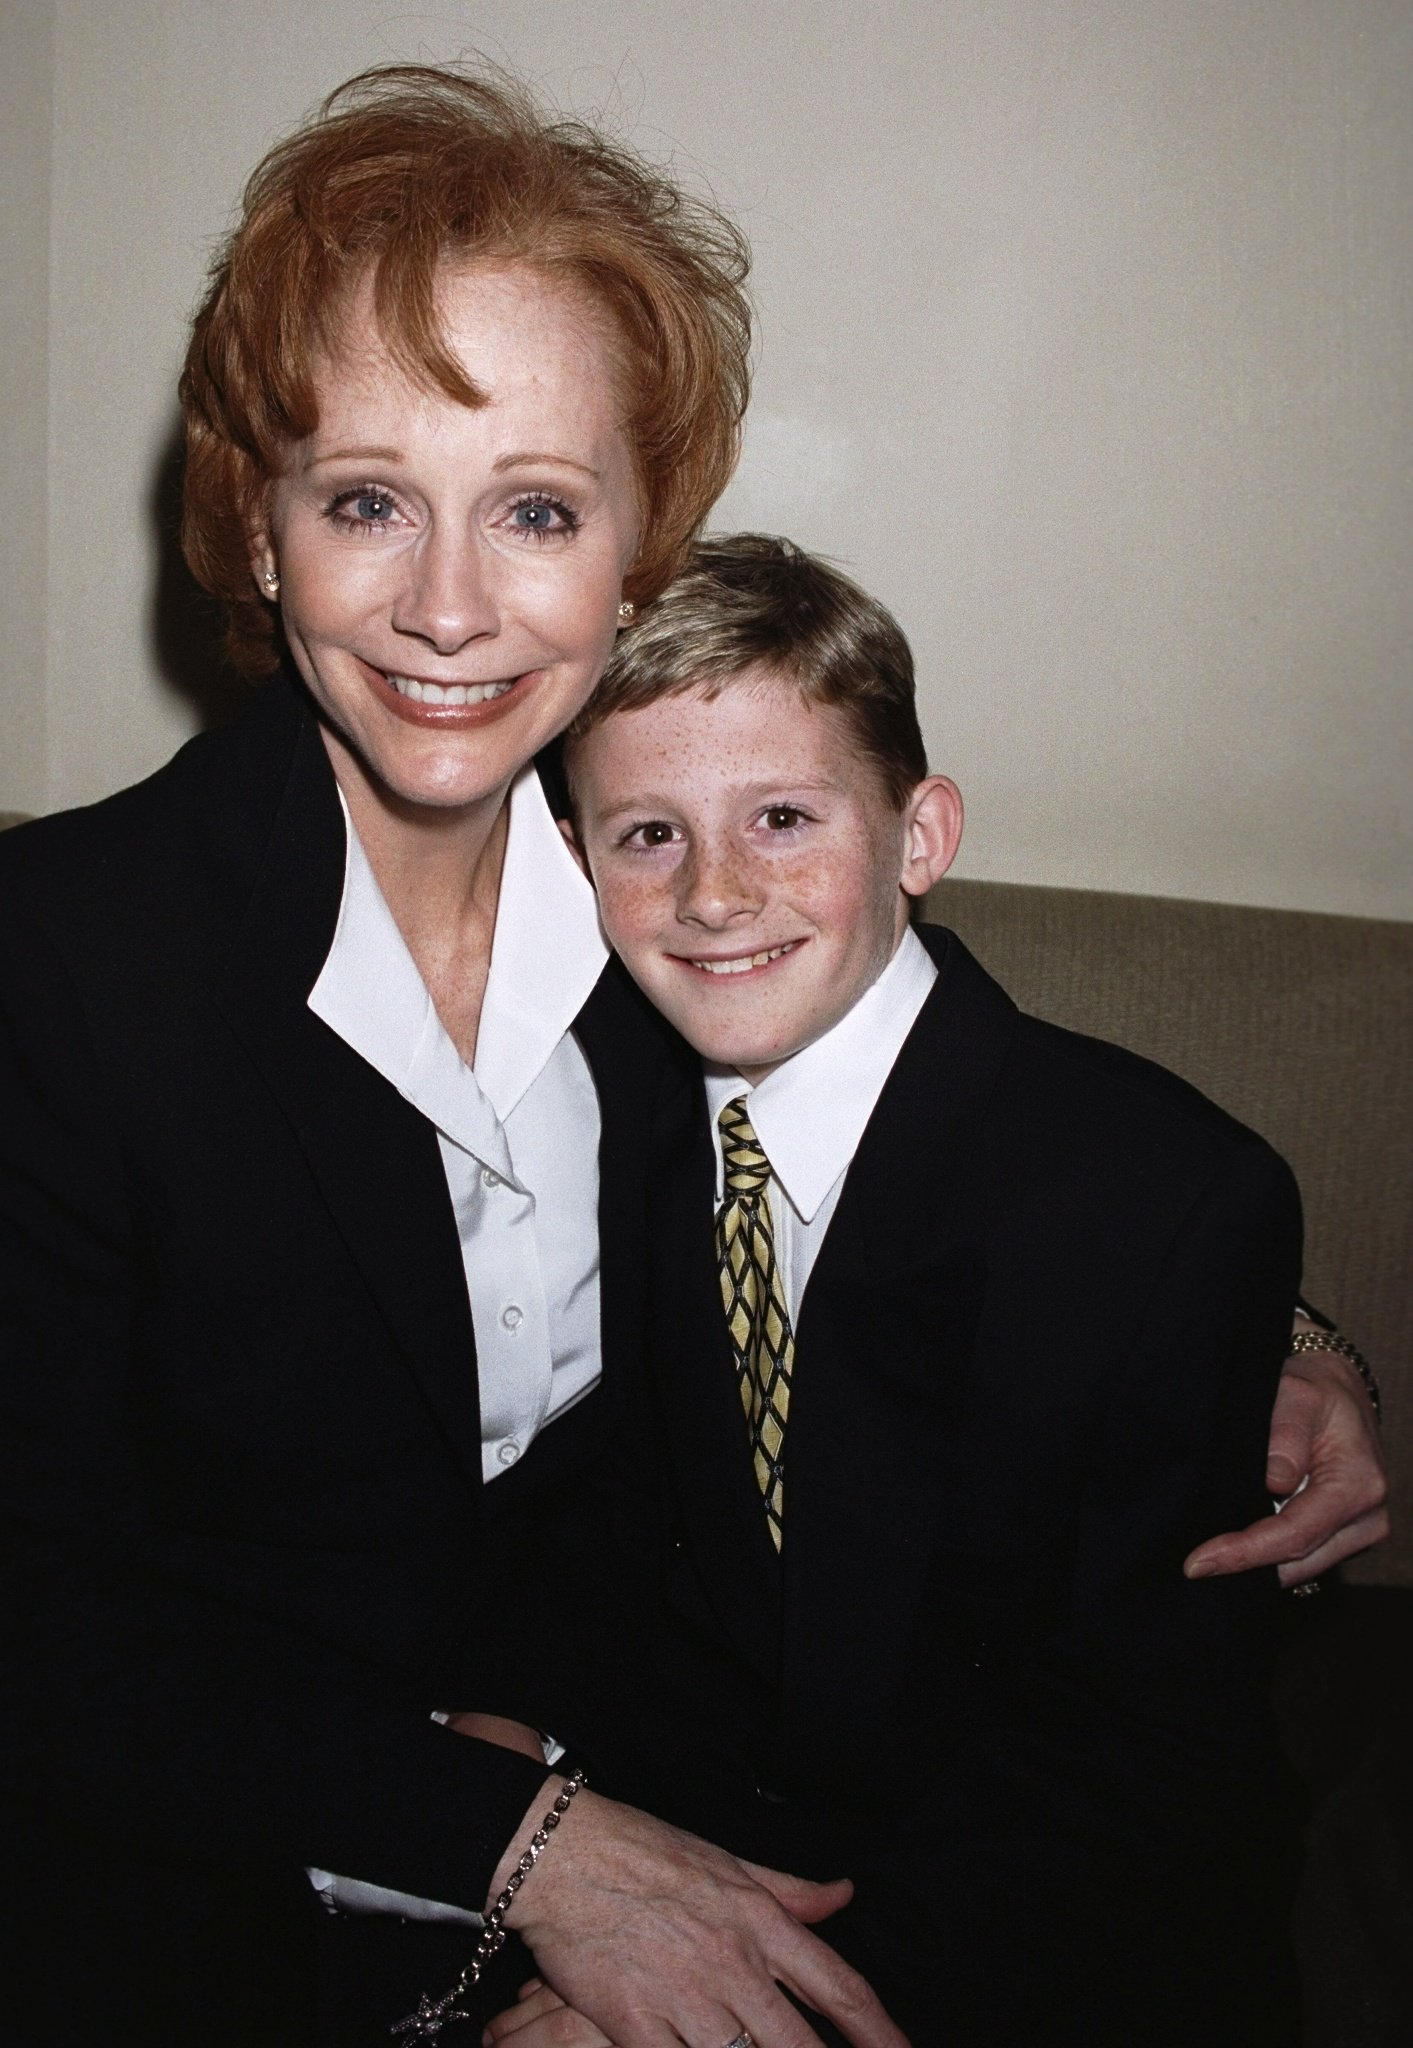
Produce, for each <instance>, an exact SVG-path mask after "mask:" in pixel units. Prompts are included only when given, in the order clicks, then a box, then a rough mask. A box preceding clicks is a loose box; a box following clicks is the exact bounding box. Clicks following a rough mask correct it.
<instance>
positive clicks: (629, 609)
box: [618, 597, 638, 626]
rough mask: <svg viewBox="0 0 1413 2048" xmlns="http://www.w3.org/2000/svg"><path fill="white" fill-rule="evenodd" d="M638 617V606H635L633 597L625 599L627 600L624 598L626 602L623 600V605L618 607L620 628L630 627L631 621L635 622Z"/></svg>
mask: <svg viewBox="0 0 1413 2048" xmlns="http://www.w3.org/2000/svg"><path fill="white" fill-rule="evenodd" d="M637 615H638V607H637V606H636V605H635V604H634V602H633V600H632V598H631V597H625V598H624V600H623V602H622V604H621V605H620V606H619V607H618V623H619V625H620V626H626V625H628V624H629V623H630V621H631V620H633V619H635V618H636V617H637Z"/></svg>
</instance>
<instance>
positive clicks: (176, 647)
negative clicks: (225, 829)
mask: <svg viewBox="0 0 1413 2048" xmlns="http://www.w3.org/2000/svg"><path fill="white" fill-rule="evenodd" d="M148 508H149V511H150V514H151V518H152V526H153V534H154V538H155V541H156V548H157V574H156V577H155V578H154V580H153V585H152V610H151V614H150V617H149V620H148V645H149V649H150V652H151V655H152V660H153V662H154V664H155V666H156V669H157V672H158V674H159V675H160V676H161V678H162V680H163V682H164V683H165V684H166V686H167V688H168V689H169V690H172V691H173V692H174V693H175V694H176V695H177V696H178V697H181V698H183V699H184V700H185V701H186V703H188V704H189V705H190V706H191V707H192V709H193V710H194V711H195V713H196V716H197V719H198V721H199V723H200V725H201V726H202V727H203V728H206V727H210V726H215V725H228V724H229V723H230V721H231V720H232V719H233V718H234V717H235V716H236V714H237V713H238V712H239V711H240V710H241V709H242V707H243V706H244V705H245V703H246V702H247V700H248V698H249V696H250V685H249V683H247V682H246V681H245V679H244V678H243V677H242V676H239V675H237V674H236V672H235V670H234V669H233V668H232V667H231V665H230V663H229V662H228V661H227V659H226V656H225V652H224V650H223V648H222V645H221V637H222V628H223V623H224V622H223V619H222V612H221V606H220V605H219V604H218V603H217V601H216V599H215V598H213V597H208V596H207V595H206V593H205V591H204V590H202V589H201V588H200V587H199V586H198V585H197V583H196V581H195V579H194V578H193V576H192V573H191V571H190V569H188V568H187V566H186V563H185V561H184V560H183V559H182V548H181V522H182V430H181V422H180V420H174V421H173V423H172V428H171V431H170V433H169V434H168V435H167V437H166V440H165V441H164V443H163V446H162V452H161V454H160V455H159V457H158V459H157V466H156V469H155V472H154V474H153V480H152V490H151V494H150V496H149V499H148Z"/></svg>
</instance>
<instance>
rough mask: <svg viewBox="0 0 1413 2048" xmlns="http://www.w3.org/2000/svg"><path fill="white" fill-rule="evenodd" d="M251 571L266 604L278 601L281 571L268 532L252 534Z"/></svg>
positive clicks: (256, 586)
mask: <svg viewBox="0 0 1413 2048" xmlns="http://www.w3.org/2000/svg"><path fill="white" fill-rule="evenodd" d="M250 573H251V575H252V576H253V577H254V578H255V588H256V589H257V590H258V591H259V593H260V595H261V596H262V597H263V598H264V600H265V602H266V604H274V603H276V601H277V600H278V598H279V595H280V571H279V564H278V563H277V562H276V560H275V550H274V547H273V545H272V544H271V541H270V536H269V534H268V533H253V534H252V535H251V536H250Z"/></svg>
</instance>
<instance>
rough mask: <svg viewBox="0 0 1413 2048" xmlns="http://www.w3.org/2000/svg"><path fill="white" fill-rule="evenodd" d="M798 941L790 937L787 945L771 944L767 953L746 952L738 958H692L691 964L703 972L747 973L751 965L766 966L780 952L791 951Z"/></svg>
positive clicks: (775, 958) (777, 956)
mask: <svg viewBox="0 0 1413 2048" xmlns="http://www.w3.org/2000/svg"><path fill="white" fill-rule="evenodd" d="M798 943H799V941H798V940H796V939H791V941H790V943H789V945H787V946H772V947H771V949H770V951H769V952H768V953H746V954H743V955H742V957H741V958H740V959H739V960H694V961H693V962H692V965H693V966H694V967H700V969H701V970H702V973H703V974H748V973H749V972H750V970H751V968H753V967H768V966H769V965H770V963H771V961H772V960H778V959H779V958H780V956H781V954H782V953H792V952H793V951H794V949H795V947H796V945H797V944H798Z"/></svg>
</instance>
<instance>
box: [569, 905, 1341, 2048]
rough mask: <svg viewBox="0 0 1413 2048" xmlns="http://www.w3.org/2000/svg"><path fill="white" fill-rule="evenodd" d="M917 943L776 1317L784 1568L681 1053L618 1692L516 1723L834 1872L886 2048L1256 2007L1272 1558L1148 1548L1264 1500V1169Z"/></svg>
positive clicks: (1177, 1540) (1269, 1243) (1282, 1276)
mask: <svg viewBox="0 0 1413 2048" xmlns="http://www.w3.org/2000/svg"><path fill="white" fill-rule="evenodd" d="M922 937H923V939H924V942H925V943H926V944H927V946H928V948H929V950H930V951H931V953H932V955H933V957H934V959H935V960H936V962H937V965H938V968H939V976H938V980H937V983H936V985H935V987H934V989H933V991H932V993H931V995H930V996H929V999H928V1001H927V1003H926V1005H925V1007H924V1009H923V1011H922V1013H921V1014H920V1016H919V1018H918V1020H917V1023H916V1025H915V1026H914V1028H913V1031H912V1033H911V1035H910V1036H909V1038H908V1040H907V1043H906V1044H905V1046H904V1048H903V1050H902V1052H901V1055H900V1057H899V1059H898V1061H897V1063H896V1065H895V1067H894V1070H893V1072H892V1074H891V1076H890V1078H889V1080H888V1082H887V1085H886V1086H885V1088H884V1091H883V1093H882V1096H881V1098H880V1100H879V1102H878V1104H877V1107H876V1109H875V1111H874V1114H873V1117H872V1119H871V1121H870V1123H869V1125H868V1128H867V1130H866V1132H865V1134H864V1137H863V1140H862V1142H861V1144H860V1146H859V1150H858V1153H857V1155H856V1157H855V1159H854V1162H853V1165H852V1167H851V1169H850V1172H849V1176H848V1179H847V1181H846V1183H845V1187H844V1190H843V1194H842V1196H841V1198H840V1201H839V1206H838V1209H837V1211H836V1213H835V1216H834V1218H833V1220H832V1222H831V1224H830V1227H829V1231H828V1234H827V1237H826V1240H825V1243H824V1245H823V1247H822V1248H821V1251H820V1254H819V1258H818V1262H817V1264H816V1266H815V1268H814V1271H813V1273H812V1276H811V1278H810V1281H809V1285H808V1289H807V1292H806V1295H805V1299H804V1303H803V1308H802V1312H801V1315H800V1318H799V1327H798V1330H797V1332H796V1339H797V1342H796V1363H795V1373H794V1379H793V1383H792V1392H791V1411H790V1423H789V1429H788V1434H787V1438H786V1449H785V1472H786V1478H785V1486H786V1495H785V1498H786V1511H785V1529H786V1534H785V1546H784V1552H783V1556H782V1558H780V1559H779V1560H777V1559H776V1556H775V1554H774V1552H773V1550H772V1549H771V1546H770V1543H769V1539H768V1537H767V1535H766V1530H765V1521H764V1516H763V1513H762V1510H761V1505H760V1501H759V1498H758V1496H757V1494H756V1491H755V1484H754V1479H753V1477H752V1474H751V1469H750V1461H749V1456H748V1453H747V1448H746V1439H745V1425H744V1422H743V1419H742V1415H741V1409H740V1404H739V1399H738V1396H737V1392H736V1387H735V1383H734V1372H733V1367H732V1362H731V1358H730V1353H729V1349H728V1344H727V1338H726V1332H725V1326H724V1318H723V1316H722V1312H721V1306H720V1298H719V1294H718V1292H717V1281H716V1276H715V1262H714V1254H713V1249H712V1192H711V1186H712V1183H711V1176H712V1157H711V1147H710V1140H709V1134H708V1127H707V1119H706V1114H705V1107H704V1103H703V1100H702V1095H701V1091H700V1085H699V1082H698V1083H697V1084H696V1085H688V1084H685V1083H684V1084H683V1085H682V1086H681V1087H679V1089H678V1090H677V1092H676V1094H675V1095H674V1097H673V1098H672V1100H671V1103H670V1106H669V1107H668V1108H666V1109H665V1110H664V1112H663V1115H662V1117H661V1118H660V1120H659V1123H658V1127H657V1130H656V1135H655V1146H656V1156H655V1161H654V1177H655V1183H656V1187H657V1197H656V1200H655V1203H654V1211H653V1221H654V1232H655V1243H654V1250H653V1259H654V1271H653V1286H652V1304H651V1311H650V1331H649V1335H650V1347H651V1352H652V1371H651V1374H650V1377H649V1382H648V1383H647V1384H645V1385H642V1386H640V1387H639V1389H638V1390H637V1394H636V1398H635V1399H634V1400H632V1401H631V1402H625V1403H624V1405H623V1408H622V1411H621V1413H620V1414H619V1416H618V1421H617V1427H616V1435H617V1437H618V1440H619V1442H620V1444H621V1446H622V1449H621V1451H620V1453H619V1455H618V1466H617V1471H616V1475H615V1478H614V1480H613V1483H612V1485H611V1486H610V1488H609V1489H608V1492H609V1495H610V1497H611V1505H610V1512H611V1514H612V1516H613V1517H614V1518H615V1519H616V1521H617V1524H618V1535H617V1539H616V1540H617V1543H618V1545H619V1547H620V1551H621V1556H620V1561H619V1564H618V1567H617V1576H618V1579H619V1581H620V1582H621V1583H623V1584H624V1585H625V1586H627V1587H628V1589H629V1590H628V1593H627V1596H626V1598H625V1599H624V1601H623V1603H622V1606H623V1608H624V1609H626V1610H628V1611H627V1612H619V1613H618V1615H617V1617H616V1618H613V1619H610V1620H608V1621H606V1622H602V1623H601V1624H600V1627H601V1629H602V1628H605V1627H609V1628H613V1629H614V1630H616V1631H618V1632H619V1633H618V1635H617V1636H616V1637H615V1640H616V1642H617V1643H618V1645H619V1654H618V1655H617V1656H616V1657H615V1659H614V1669H616V1670H617V1671H620V1672H623V1673H624V1674H625V1675H626V1676H628V1677H629V1678H631V1679H632V1682H630V1683H625V1684H623V1685H620V1686H617V1687H615V1686H614V1684H613V1682H612V1675H611V1673H609V1672H608V1671H606V1670H605V1672H604V1676H603V1684H602V1688H601V1691H600V1693H599V1695H598V1697H597V1700H596V1701H593V1702H592V1713H593V1714H594V1715H595V1716H596V1723H595V1725H593V1726H590V1725H588V1724H587V1720H586V1719H584V1720H580V1721H578V1722H577V1723H576V1721H575V1713H576V1708H575V1704H574V1700H573V1698H572V1697H571V1695H572V1694H573V1693H574V1692H575V1691H576V1689H577V1690H578V1692H579V1698H580V1702H581V1711H582V1713H583V1714H584V1715H585V1716H588V1715H589V1713H590V1711H591V1698H590V1695H589V1694H588V1693H587V1691H585V1690H584V1689H583V1688H582V1687H579V1688H576V1686H575V1685H574V1684H572V1683H566V1684H564V1685H563V1686H562V1687H561V1690H560V1693H559V1696H558V1697H557V1698H555V1699H554V1700H551V1701H547V1702H546V1704H545V1707H544V1711H545V1713H547V1714H550V1715H553V1716H558V1719H557V1720H556V1723H555V1725H560V1723H561V1722H562V1723H563V1724H564V1725H566V1726H572V1727H574V1729H575V1732H576V1733H577V1735H578V1736H579V1738H580V1740H581V1741H583V1742H584V1743H585V1744H586V1746H587V1747H588V1748H589V1750H590V1751H591V1753H592V1754H594V1755H595V1757H596V1759H597V1760H598V1762H599V1763H600V1765H601V1768H602V1770H603V1772H604V1773H605V1778H606V1782H609V1783H610V1784H612V1785H614V1786H615V1787H616V1789H619V1790H621V1791H622V1793H623V1794H624V1795H625V1796H627V1797H630V1798H633V1799H635V1800H637V1801H639V1802H640V1803H645V1804H647V1805H649V1806H652V1807H653V1808H654V1809H655V1810H658V1811H666V1812H668V1813H669V1814H670V1815H671V1816H672V1817H674V1818H677V1819H678V1820H680V1821H681V1822H683V1823H684V1824H686V1825H690V1826H692V1827H694V1828H696V1829H698V1830H699V1831H701V1832H703V1833H705V1834H708V1835H710V1836H713V1837H714V1838H716V1839H718V1840H722V1841H724V1842H726V1843H727V1845H728V1846H731V1847H733V1848H736V1849H738V1850H740V1851H741V1852H743V1853H746V1854H750V1855H754V1856H756V1857H757V1858H759V1859H761V1860H763V1861H766V1862H770V1863H774V1864H777V1865H780V1866H782V1867H785V1868H795V1869H801V1868H803V1869H805V1870H807V1871H809V1872H810V1873H811V1874H815V1875H820V1876H824V1875H833V1876H838V1875H845V1874H846V1875H848V1876H850V1877H852V1878H853V1879H854V1880H855V1882H856V1884H857V1887H858V1894H857V1899H856V1903H855V1906H854V1907H853V1908H851V1909H850V1911H849V1912H848V1913H847V1914H845V1915H844V1916H842V1917H841V1919H840V1920H839V1921H838V1922H836V1923H833V1924H832V1925H826V1926H825V1928H823V1929H822V1930H821V1931H822V1932H824V1933H825V1934H826V1936H827V1937H830V1938H833V1939H835V1940H836V1941H837V1942H838V1944H839V1946H840V1947H841V1948H843V1949H844V1950H845V1951H846V1952H847V1953H850V1954H851V1955H853V1956H854V1957H855V1959H856V1960H857V1961H858V1962H859V1963H860V1965H861V1966H862V1967H863V1968H864V1970H865V1972H866V1973H867V1974H868V1975H870V1977H871V1978H872V1981H873V1982H874V1983H875V1986H876V1988H877V1989H878V1990H879V1991H880V1993H881V1994H882V1995H883V1997H884V1999H885V2002H890V2003H891V2005H892V2008H893V2009H894V2011H895V2014H896V2016H897V2017H898V2018H899V2020H900V2021H901V2023H902V2024H903V2025H904V2026H905V2028H907V2029H908V2030H909V2031H910V2033H911V2037H912V2039H913V2040H914V2042H915V2043H917V2044H920V2048H921V2044H928V2043H932V2042H934V2041H935V2042H936V2043H938V2044H942V2043H946V2044H947V2048H959V2044H967V2043H975V2042H993V2041H996V2042H1002V2041H1004V2042H1010V2041H1013V2040H1014V2041H1017V2042H1019V2041H1026V2042H1032V2041H1034V2042H1046V2043H1049V2042H1052V2041H1059V2040H1064V2041H1070V2040H1073V2041H1075V2042H1083V2043H1085V2044H1086V2048H1092V2044H1094V2043H1096V2042H1107V2041H1114V2042H1116V2043H1118V2042H1124V2043H1127V2042H1130V2041H1138V2040H1143V2041H1145V2042H1153V2041H1155V2040H1162V2041H1172V2042H1174V2043H1176V2042H1183V2043H1185V2044H1186V2043H1192V2042H1196V2041H1199V2040H1201V2041H1203V2042H1228V2041H1230V2042H1243V2043H1244V2042H1254V2041H1258V2040H1260V2041H1265V2040H1267V2039H1271V2040H1276V2039H1280V2038H1281V2033H1280V2026H1281V2025H1282V2024H1283V2023H1284V2022H1283V2019H1282V2018H1280V2017H1278V2014H1279V2013H1280V2012H1281V2011H1282V2010H1283V2009H1282V2008H1281V2004H1280V2001H1281V1996H1282V1993H1281V1990H1280V1966H1281V1963H1282V1961H1283V1937H1282V1936H1281V1933H1280V1927H1281V1921H1282V1915H1283V1909H1284V1906H1285V1904H1286V1903H1287V1900H1288V1891H1287V1888H1286V1882H1285V1876H1284V1866H1283V1860H1282V1858H1283V1852H1284V1850H1285V1847H1286V1842H1285V1831H1284V1827H1283V1824H1282V1821H1281V1817H1280V1810H1279V1809H1280V1796H1281V1786H1280V1779H1279V1774H1278V1772H1277V1770H1276V1767H1275V1764H1274V1762H1273V1755H1274V1752H1273V1747H1272V1743H1271V1739H1270V1731H1269V1727H1268V1723H1267V1713H1266V1687H1267V1680H1268V1673H1269V1661H1270V1656H1271V1651H1272V1635H1273V1628H1274V1622H1275V1616H1276V1612H1277V1600H1278V1592H1277V1586H1276V1581H1275V1577H1274V1574H1268V1573H1259V1574H1249V1575H1246V1576H1244V1577H1242V1578H1240V1579H1235V1580H1214V1581H1208V1582H1206V1583H1203V1584H1190V1583H1188V1582H1187V1581H1186V1580H1184V1579H1183V1577H1182V1574H1181V1569H1180V1567H1181V1562H1182V1558H1183V1556H1184V1554H1185V1553H1186V1551H1187V1550H1188V1549H1189V1548H1190V1547H1191V1546H1192V1545H1194V1544H1195V1543H1196V1542H1198V1541H1199V1540H1200V1539H1202V1538H1203V1537H1205V1536H1207V1535H1210V1533H1211V1532H1212V1530H1213V1529H1218V1528H1228V1527H1236V1526H1239V1525H1241V1524H1242V1523H1244V1522H1246V1521H1248V1520H1250V1519H1252V1518H1254V1517H1255V1516H1257V1515H1259V1514H1260V1513H1262V1512H1264V1511H1265V1509H1266V1500H1265V1495H1264V1493H1263V1488H1262V1474H1263V1466H1264V1453H1265V1443H1266V1436H1267V1430H1268V1426H1269V1416H1270V1409H1271V1403H1272V1399H1273V1393H1274V1388H1275V1383H1276V1379H1277V1376H1278V1373H1279V1368H1280V1361H1281V1358H1282V1356H1283V1353H1284V1351H1285V1348H1286V1340H1287V1338H1288V1335H1289V1327H1290V1324H1289V1314H1290V1304H1291V1302H1292V1300H1293V1299H1294V1297H1295V1289H1296V1286H1297V1282H1298V1277H1299V1259H1300V1223H1299V1207H1298V1197H1297V1195H1296V1191H1295V1188H1294V1184H1293V1182H1292V1180H1291V1177H1290V1175H1289V1173H1288V1171H1287V1170H1286V1168H1285V1167H1284V1165H1283V1164H1282V1162H1281V1161H1280V1160H1279V1159H1278V1158H1277V1157H1276V1156H1275V1154H1274V1153H1272V1152H1271V1151H1270V1149H1269V1148H1268V1147H1267V1146H1266V1145H1265V1144H1264V1143H1263V1142H1262V1141H1261V1140H1260V1139H1258V1138H1256V1137H1255V1136H1254V1135H1253V1134H1252V1133H1251V1132H1249V1131H1246V1130H1244V1129H1243V1128H1242V1127H1241V1126H1239V1125H1238V1124H1236V1123H1234V1122H1233V1121H1232V1120H1231V1119H1230V1118H1229V1117H1227V1116H1226V1115H1224V1114H1223V1113H1222V1112H1221V1111H1220V1110H1218V1109H1216V1108H1215V1107H1214V1106H1213V1105H1212V1104H1211V1103H1209V1102H1207V1101H1205V1100H1204V1099H1203V1098H1202V1097H1201V1096H1199V1095H1198V1094H1197V1093H1196V1092H1195V1091H1194V1090H1193V1089H1191V1088H1190V1087H1188V1086H1187V1085H1186V1084H1185V1083H1183V1082H1182V1081H1180V1080H1178V1079H1177V1078H1176V1077H1174V1076H1173V1075H1170V1074H1168V1073H1165V1072H1164V1071H1162V1070H1161V1069H1159V1068H1156V1067H1154V1066H1151V1065H1149V1064H1148V1063H1146V1062H1144V1061H1141V1060H1139V1059H1136V1058H1134V1057H1133V1056H1131V1055H1129V1054H1127V1053H1125V1052H1123V1051H1121V1050H1119V1049H1118V1048H1116V1047H1113V1046H1109V1045H1104V1044H1100V1043H1098V1042H1096V1041H1092V1040H1087V1039H1082V1038H1079V1037H1076V1036H1074V1035H1072V1034H1070V1033H1066V1032H1063V1031H1060V1030H1058V1029H1055V1028H1054V1027H1052V1026H1049V1025H1046V1024H1043V1023H1041V1022H1039V1021H1037V1020H1036V1019H1034V1018H1029V1017H1025V1016H1023V1015H1021V1014H1020V1013H1019V1012H1018V1011H1017V1009H1016V1008H1015V1006H1014V1004H1013V1003H1012V1002H1011V1001H1010V999H1009V998H1008V997H1007V996H1006V995H1005V994H1004V993H1003V991H1002V990H1001V989H1000V988H999V987H998V986H997V985H996V983H995V982H994V981H992V980H991V979H990V977H989V976H988V975H986V974H985V973H984V971H983V970H982V969H981V968H980V967H979V966H978V965H977V963H976V961H975V960H974V959H973V958H972V957H971V956H970V954H969V953H968V952H967V951H966V949H965V948H964V947H963V946H962V944H961V943H960V941H959V940H957V939H956V938H955V937H953V936H951V935H950V934H948V933H945V932H942V931H935V930H924V931H923V932H922ZM629 1644H631V1645H632V1650H631V1653H630V1652H628V1649H627V1646H628V1645H629ZM581 1669H582V1666H581ZM644 1670H650V1671H651V1672H652V1673H653V1686H652V1689H651V1694H650V1696H645V1688H644V1686H643V1685H642V1684H641V1682H640V1681H639V1679H638V1678H637V1677H634V1674H641V1672H643V1671H644ZM1268 2030H1269V2031H1268Z"/></svg>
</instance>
